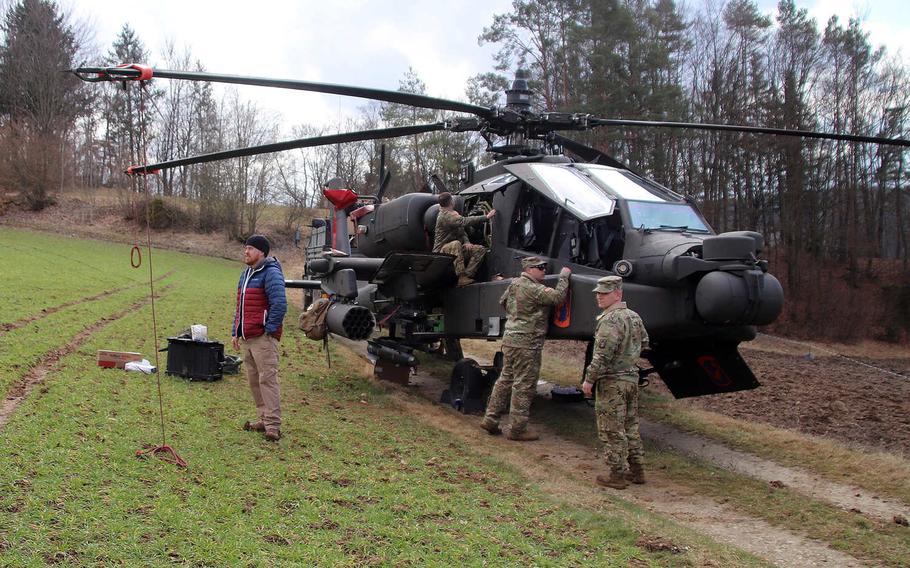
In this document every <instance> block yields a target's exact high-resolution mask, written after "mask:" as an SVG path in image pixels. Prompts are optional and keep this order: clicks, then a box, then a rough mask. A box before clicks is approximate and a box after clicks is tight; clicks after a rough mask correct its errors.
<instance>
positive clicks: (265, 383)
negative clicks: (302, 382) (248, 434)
mask: <svg viewBox="0 0 910 568" xmlns="http://www.w3.org/2000/svg"><path fill="white" fill-rule="evenodd" d="M269 249H270V245H269V240H268V239H266V238H265V237H263V236H262V235H253V236H252V237H250V238H248V239H247V240H246V243H245V245H244V247H243V262H244V263H245V264H246V265H247V267H248V268H246V269H245V270H244V271H243V272H242V273H241V274H240V283H239V284H238V285H237V309H236V310H235V311H234V325H233V327H232V328H231V345H233V347H234V349H236V350H238V351H242V353H243V363H244V367H245V368H246V378H247V380H248V381H249V383H250V391H252V393H253V401H254V402H255V403H256V410H257V411H258V412H259V420H257V421H256V422H247V423H246V424H244V425H243V429H244V430H249V431H253V432H264V433H265V439H266V440H269V441H270V442H277V441H278V440H280V439H281V391H280V388H279V385H278V341H280V340H281V329H282V322H283V321H284V314H285V312H287V308H288V304H287V299H286V298H285V294H284V274H283V273H282V272H281V265H280V264H279V263H278V259H277V258H275V257H270V256H269Z"/></svg>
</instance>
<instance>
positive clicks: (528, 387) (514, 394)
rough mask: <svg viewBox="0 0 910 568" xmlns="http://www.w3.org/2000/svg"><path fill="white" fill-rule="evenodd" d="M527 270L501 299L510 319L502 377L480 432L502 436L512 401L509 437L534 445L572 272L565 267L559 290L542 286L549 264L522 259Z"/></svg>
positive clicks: (506, 335)
mask: <svg viewBox="0 0 910 568" xmlns="http://www.w3.org/2000/svg"><path fill="white" fill-rule="evenodd" d="M521 268H522V270H523V272H522V273H521V276H519V277H518V278H515V279H514V280H512V283H511V284H509V287H508V288H507V289H506V291H505V293H504V294H503V295H502V298H501V299H500V300H499V303H500V305H502V307H503V308H505V310H506V315H507V316H508V319H507V320H506V330H505V333H503V336H502V354H503V366H502V373H500V375H499V378H498V379H496V384H495V385H493V392H492V393H491V394H490V400H489V402H488V403H487V412H486V415H485V416H484V418H483V421H482V422H481V423H480V427H481V428H483V429H484V430H486V431H487V432H489V433H490V434H500V433H501V432H502V430H500V429H499V417H500V416H501V415H502V414H503V413H505V411H506V408H508V407H509V404H510V401H511V411H510V416H511V417H512V427H511V429H510V430H509V434H508V436H507V437H508V438H509V439H510V440H516V441H519V442H529V441H532V440H537V439H538V438H539V436H538V435H537V434H535V433H533V432H530V431H528V429H527V428H528V418H529V416H530V411H531V402H532V401H533V400H534V393H535V391H536V390H537V377H538V375H539V374H540V356H541V351H543V343H544V340H546V337H547V326H548V325H549V320H550V312H551V311H552V309H553V307H554V306H557V305H559V304H561V303H562V302H563V300H565V299H566V293H567V292H568V291H569V274H571V273H572V271H571V270H570V269H569V268H568V267H566V268H563V269H562V270H561V271H560V273H559V282H558V283H557V284H556V288H550V287H548V286H546V285H544V284H543V283H542V280H543V277H544V276H546V274H547V262H546V261H545V260H542V259H540V258H538V257H536V256H530V257H526V258H523V259H522V260H521Z"/></svg>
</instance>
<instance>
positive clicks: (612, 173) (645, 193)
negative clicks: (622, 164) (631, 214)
mask: <svg viewBox="0 0 910 568" xmlns="http://www.w3.org/2000/svg"><path fill="white" fill-rule="evenodd" d="M582 167H583V169H584V170H585V171H586V172H588V173H589V174H591V176H592V177H593V178H594V179H596V180H597V181H598V182H600V183H602V184H603V185H604V186H606V187H607V189H609V190H610V191H612V192H614V193H616V195H618V196H620V197H624V198H625V199H630V200H635V201H666V199H664V198H663V197H661V196H659V195H657V194H656V193H654V192H653V191H651V190H650V189H649V188H648V187H647V186H645V185H644V184H642V183H639V182H637V180H636V179H635V178H634V177H633V176H632V175H628V174H627V173H626V172H623V171H620V170H616V169H613V168H607V167H603V166H601V167H597V166H582Z"/></svg>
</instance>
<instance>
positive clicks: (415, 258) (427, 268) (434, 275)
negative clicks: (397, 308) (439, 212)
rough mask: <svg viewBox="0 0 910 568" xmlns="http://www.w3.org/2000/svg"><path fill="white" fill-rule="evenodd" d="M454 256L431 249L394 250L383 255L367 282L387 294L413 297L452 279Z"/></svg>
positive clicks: (443, 284) (441, 286)
mask: <svg viewBox="0 0 910 568" xmlns="http://www.w3.org/2000/svg"><path fill="white" fill-rule="evenodd" d="M453 260H454V257H452V256H451V255H448V254H439V253H434V252H393V253H390V254H389V255H387V256H386V257H385V260H383V262H382V264H381V265H380V266H379V269H378V270H377V271H376V273H375V274H374V275H373V278H372V279H371V280H370V283H371V284H376V285H378V286H379V287H380V288H381V289H382V292H383V293H384V294H386V295H390V296H393V297H396V298H403V299H413V298H415V297H416V296H417V294H418V293H422V292H425V291H427V290H435V289H438V288H443V287H445V286H447V285H449V284H452V283H453V282H455V269H454V268H453V266H452V261H453Z"/></svg>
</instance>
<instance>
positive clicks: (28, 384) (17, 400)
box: [0, 286, 171, 430]
mask: <svg viewBox="0 0 910 568" xmlns="http://www.w3.org/2000/svg"><path fill="white" fill-rule="evenodd" d="M170 288H171V286H164V287H163V288H162V289H160V290H158V291H157V292H156V293H155V297H156V299H157V298H159V297H161V296H162V295H163V294H165V293H166V292H167V291H168V290H169V289H170ZM87 301H88V299H87ZM149 301H150V298H143V299H142V300H139V301H137V302H134V303H133V304H131V305H130V306H129V307H127V308H125V309H123V310H121V311H119V312H116V313H114V314H111V315H109V316H106V317H103V318H101V319H100V320H98V321H96V322H95V323H93V324H92V325H90V326H88V327H86V328H85V329H83V330H82V331H80V332H79V333H78V334H76V336H75V337H74V338H73V339H72V340H70V342H69V343H67V344H66V345H63V346H62V347H58V348H57V349H54V350H53V351H51V352H50V353H48V354H47V355H45V356H44V358H42V359H41V361H39V362H38V364H37V365H35V366H34V367H32V368H31V369H30V370H29V372H28V373H26V375H25V376H24V377H22V379H20V380H19V382H17V383H16V384H14V385H13V386H12V387H11V388H10V390H9V392H8V393H7V394H6V398H5V399H4V400H3V402H2V403H0V430H2V429H3V427H4V426H6V423H7V422H9V420H10V418H11V417H12V415H13V413H14V412H15V411H16V409H17V408H19V405H20V404H22V403H23V402H24V401H25V399H26V398H28V396H29V394H31V392H32V391H33V390H35V388H36V387H37V386H38V385H40V384H41V383H43V382H44V379H45V377H47V375H48V373H50V372H51V371H53V370H54V368H55V367H56V366H57V363H59V362H60V360H61V359H63V358H64V357H66V356H67V355H70V354H72V353H74V352H75V351H76V349H78V348H79V347H80V346H81V345H82V344H83V343H85V342H86V341H88V339H89V338H90V337H91V336H92V335H93V334H95V333H97V332H98V331H99V330H101V329H103V328H105V327H107V326H108V325H110V324H112V323H114V322H115V321H117V320H119V319H121V318H123V317H126V316H127V315H129V314H131V313H133V312H135V311H136V310H138V309H139V308H141V307H142V306H144V305H145V304H147V303H149Z"/></svg>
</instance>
